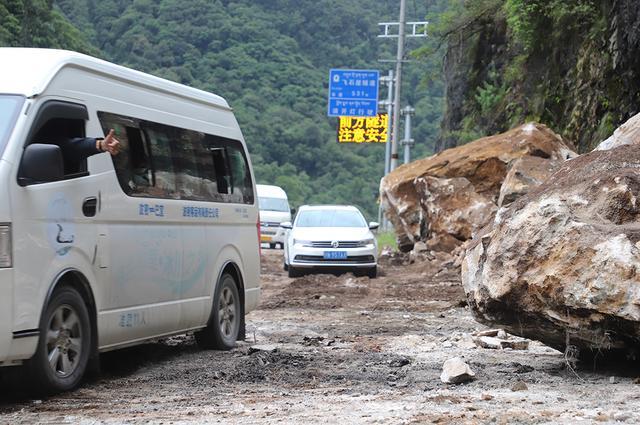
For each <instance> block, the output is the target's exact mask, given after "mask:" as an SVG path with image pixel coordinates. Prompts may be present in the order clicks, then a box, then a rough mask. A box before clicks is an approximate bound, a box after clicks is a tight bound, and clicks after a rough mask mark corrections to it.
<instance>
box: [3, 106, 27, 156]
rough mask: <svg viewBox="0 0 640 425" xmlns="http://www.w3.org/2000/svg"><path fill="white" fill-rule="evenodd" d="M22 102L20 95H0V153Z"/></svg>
mask: <svg viewBox="0 0 640 425" xmlns="http://www.w3.org/2000/svg"><path fill="white" fill-rule="evenodd" d="M22 102H24V98H23V97H22V96H7V95H0V155H1V154H2V152H3V151H4V146H5V144H6V143H7V140H8V139H9V136H10V135H11V130H12V129H13V125H14V124H15V122H16V117H17V116H18V112H19V111H20V107H21V106H22Z"/></svg>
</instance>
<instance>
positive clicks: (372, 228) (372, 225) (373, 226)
mask: <svg viewBox="0 0 640 425" xmlns="http://www.w3.org/2000/svg"><path fill="white" fill-rule="evenodd" d="M378 227H380V223H376V222H375V221H372V222H370V223H369V229H371V230H375V229H377V228H378Z"/></svg>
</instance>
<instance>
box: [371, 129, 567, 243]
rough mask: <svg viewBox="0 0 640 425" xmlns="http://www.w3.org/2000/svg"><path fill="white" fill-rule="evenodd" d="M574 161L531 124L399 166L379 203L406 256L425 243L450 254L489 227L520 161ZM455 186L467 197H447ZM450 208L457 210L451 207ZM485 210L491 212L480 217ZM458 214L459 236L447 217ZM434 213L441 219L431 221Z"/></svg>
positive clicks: (384, 184) (558, 140)
mask: <svg viewBox="0 0 640 425" xmlns="http://www.w3.org/2000/svg"><path fill="white" fill-rule="evenodd" d="M576 155H577V154H576V153H575V152H574V151H573V150H572V148H571V147H569V146H568V145H567V144H566V143H564V142H563V140H562V139H561V138H560V136H558V135H557V134H555V133H554V132H553V131H551V130H550V129H549V128H547V127H546V126H544V125H541V124H535V123H529V124H525V125H522V126H520V127H517V128H514V129H512V130H510V131H508V132H506V133H503V134H498V135H495V136H491V137H484V138H482V139H479V140H476V141H474V142H471V143H468V144H466V145H462V146H458V147H456V148H452V149H447V150H445V151H443V152H440V153H438V154H436V155H433V156H431V157H428V158H424V159H421V160H418V161H414V162H411V163H409V164H405V165H402V166H400V167H399V168H397V169H396V170H394V171H393V172H391V173H389V174H388V175H387V176H385V177H384V178H383V179H382V180H381V182H380V197H381V202H382V204H383V206H384V210H385V215H386V216H387V218H388V219H389V220H390V221H391V223H392V224H393V225H394V229H395V232H396V236H397V241H398V248H399V249H400V250H402V251H404V252H406V251H410V250H411V249H412V247H413V245H414V244H415V243H416V242H417V241H426V242H427V246H429V247H430V249H433V250H444V251H448V252H450V251H451V250H452V249H455V248H456V247H457V246H459V245H460V243H461V242H464V240H465V239H464V238H469V237H471V236H470V235H472V234H473V233H474V232H475V231H476V230H477V229H478V228H479V226H480V224H481V222H484V221H487V217H489V221H490V219H491V215H492V213H493V211H495V209H496V206H497V202H498V199H499V196H500V190H501V187H502V184H503V181H504V179H505V177H506V176H507V174H508V172H509V169H510V167H511V166H512V165H513V164H514V163H515V161H516V160H518V159H520V158H524V157H537V158H540V159H541V160H548V161H557V162H558V163H560V162H562V161H564V160H566V159H567V158H572V157H575V156H576ZM456 186H458V187H462V186H464V192H465V194H461V195H460V196H458V195H456V194H454V193H451V194H449V196H447V193H446V190H447V188H454V187H456ZM527 187H531V185H529V186H527ZM514 193H515V192H514ZM520 193H522V191H521V190H520V191H519V192H518V194H520ZM450 202H453V203H455V208H454V207H448V206H447V203H450ZM490 204H491V205H490ZM484 207H488V208H489V210H488V211H483V212H480V211H479V209H480V208H484ZM454 209H455V210H457V211H460V214H459V216H458V217H457V218H456V219H455V220H453V224H455V226H454V229H455V230H454V232H455V233H454V234H451V233H448V231H449V230H450V229H451V225H452V220H450V219H448V218H447V214H446V213H444V212H446V211H453V210H454ZM434 211H436V212H438V211H439V212H441V213H440V214H436V215H433V212H434ZM460 235H464V236H462V238H463V240H460V239H459V236H460ZM430 241H432V242H431V243H430Z"/></svg>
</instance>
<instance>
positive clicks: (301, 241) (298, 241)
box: [293, 238, 311, 246]
mask: <svg viewBox="0 0 640 425" xmlns="http://www.w3.org/2000/svg"><path fill="white" fill-rule="evenodd" d="M293 244H294V245H305V246H311V241H308V240H304V239H295V238H294V239H293Z"/></svg>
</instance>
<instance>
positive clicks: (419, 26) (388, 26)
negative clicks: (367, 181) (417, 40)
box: [378, 0, 429, 175]
mask: <svg viewBox="0 0 640 425" xmlns="http://www.w3.org/2000/svg"><path fill="white" fill-rule="evenodd" d="M428 24H429V23H428V22H426V21H421V22H405V0H400V20H399V22H380V23H379V24H378V25H380V26H381V27H382V30H383V34H379V35H378V37H380V38H398V51H397V54H396V59H395V60H381V62H395V64H396V73H395V87H394V89H395V90H394V96H393V119H392V121H391V134H390V136H391V139H390V140H391V158H390V163H389V167H388V169H387V167H386V166H385V175H387V170H388V172H391V171H393V170H394V169H395V168H396V167H397V166H398V143H399V139H400V134H399V130H400V91H401V88H402V63H403V62H407V61H406V60H405V59H404V44H405V38H406V37H411V38H413V37H426V36H427V25H428ZM396 27H397V28H398V31H397V33H395V32H394V29H395V28H396ZM407 27H409V28H410V32H409V34H406V28H407ZM391 118H392V117H391V115H389V119H391Z"/></svg>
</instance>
